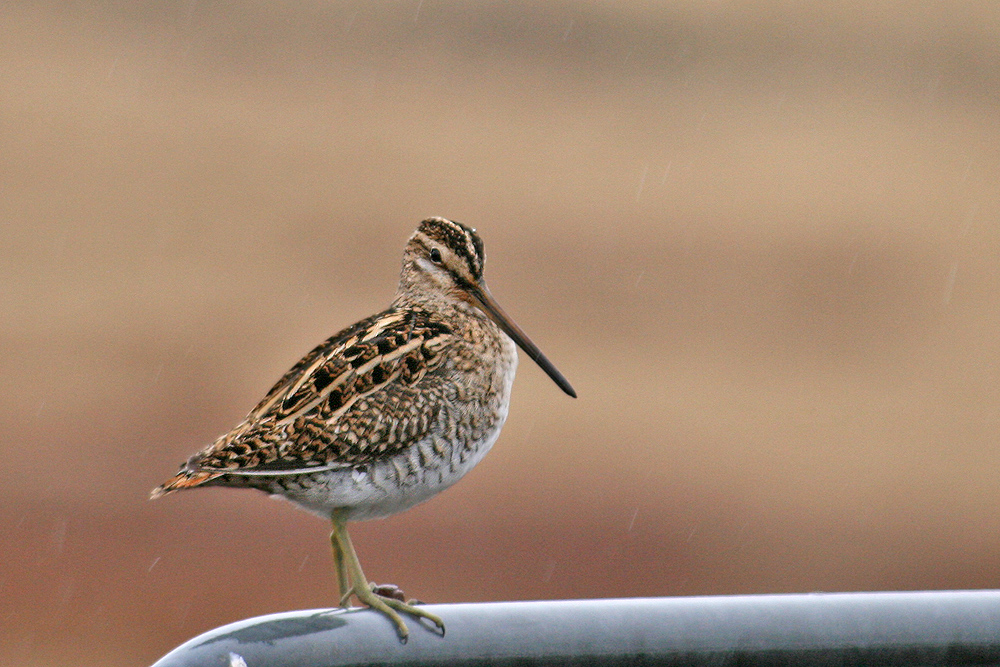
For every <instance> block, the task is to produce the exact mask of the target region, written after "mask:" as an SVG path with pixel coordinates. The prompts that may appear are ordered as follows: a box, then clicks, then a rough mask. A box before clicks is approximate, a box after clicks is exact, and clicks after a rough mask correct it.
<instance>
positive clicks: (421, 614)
mask: <svg viewBox="0 0 1000 667" xmlns="http://www.w3.org/2000/svg"><path fill="white" fill-rule="evenodd" d="M353 593H354V595H355V596H357V598H358V600H359V601H360V602H361V603H362V604H364V605H367V606H368V607H370V608H372V609H374V610H376V611H378V612H381V613H382V614H384V615H385V616H388V617H389V620H390V621H392V622H393V623H394V624H395V625H396V632H397V634H398V635H399V640H400V641H401V642H403V643H404V644H405V643H406V640H407V639H408V638H409V636H410V631H409V629H407V627H406V624H405V623H404V622H403V619H402V617H400V615H399V614H397V613H396V612H397V611H399V612H402V613H404V614H409V615H410V616H414V617H416V618H418V619H420V618H426V619H427V620H428V621H430V622H431V623H433V624H434V625H436V626H437V628H438V630H440V631H441V635H442V636H443V635H444V621H442V620H441V618H440V617H439V616H437V615H436V614H432V613H430V612H429V611H424V610H423V609H420V608H418V607H416V606H414V605H412V604H407V603H406V602H403V600H404V599H405V596H404V595H403V591H401V590H399V587H398V586H393V585H391V584H389V585H383V586H377V585H375V584H374V583H371V584H369V585H368V586H366V587H362V588H360V589H355V590H354V591H353Z"/></svg>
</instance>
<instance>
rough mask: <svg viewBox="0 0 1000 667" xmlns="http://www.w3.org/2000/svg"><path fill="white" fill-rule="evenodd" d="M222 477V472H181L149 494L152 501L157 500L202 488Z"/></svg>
mask: <svg viewBox="0 0 1000 667" xmlns="http://www.w3.org/2000/svg"><path fill="white" fill-rule="evenodd" d="M218 477H222V473H221V472H205V471H200V470H181V471H180V472H179V473H177V474H176V475H174V476H173V477H171V478H170V479H168V480H167V481H166V482H164V483H163V484H160V485H159V486H158V487H156V488H155V489H153V490H152V492H151V493H150V494H149V499H150V500H156V499H157V498H159V497H160V496H165V495H167V494H168V493H173V492H174V491H181V490H182V489H193V488H194V487H196V486H201V485H203V484H205V483H206V482H210V481H212V480H213V479H216V478H218Z"/></svg>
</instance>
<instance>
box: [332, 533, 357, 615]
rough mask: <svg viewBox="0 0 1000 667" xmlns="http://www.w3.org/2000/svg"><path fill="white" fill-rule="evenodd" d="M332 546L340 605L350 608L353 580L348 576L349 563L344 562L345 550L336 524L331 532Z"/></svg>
mask: <svg viewBox="0 0 1000 667" xmlns="http://www.w3.org/2000/svg"><path fill="white" fill-rule="evenodd" d="M330 546H331V547H332V548H333V563H334V565H335V566H336V568H337V587H338V588H339V589H340V606H341V607H343V608H344V609H349V608H350V606H351V593H352V591H351V580H350V579H349V578H348V577H347V564H346V563H345V562H344V551H343V549H341V548H340V541H339V540H338V539H337V531H336V526H335V527H334V531H333V532H332V533H330Z"/></svg>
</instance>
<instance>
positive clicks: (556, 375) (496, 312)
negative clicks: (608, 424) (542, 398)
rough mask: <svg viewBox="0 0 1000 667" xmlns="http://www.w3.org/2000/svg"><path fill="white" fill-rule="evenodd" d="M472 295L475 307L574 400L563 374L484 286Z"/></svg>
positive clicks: (573, 393) (476, 289)
mask: <svg viewBox="0 0 1000 667" xmlns="http://www.w3.org/2000/svg"><path fill="white" fill-rule="evenodd" d="M471 293H472V295H473V296H474V297H475V299H476V303H477V305H478V306H479V307H480V308H482V309H483V312H484V313H486V314H487V315H489V317H490V319H491V320H493V321H494V322H496V323H497V326H499V327H500V328H501V329H503V331H504V333H506V334H507V335H508V336H510V337H511V338H512V339H513V341H514V342H515V343H517V344H518V346H519V347H520V348H521V349H522V350H524V352H525V354H527V355H528V356H529V357H531V359H532V360H533V361H534V362H535V363H536V364H538V365H539V366H540V367H541V369H542V370H543V371H545V373H546V374H547V375H548V376H549V377H550V378H552V381H553V382H555V383H556V384H557V385H559V388H560V389H562V390H563V391H564V392H566V393H567V394H569V395H570V396H572V397H573V398H576V391H574V389H573V387H572V386H571V385H570V383H569V381H567V380H566V378H564V377H563V374H562V373H560V372H559V371H558V370H556V367H555V366H553V365H552V362H551V361H549V359H548V357H546V356H545V355H544V354H542V351H541V350H539V349H538V346H537V345H535V344H534V343H532V342H531V339H530V338H528V336H527V334H525V333H524V332H523V331H521V327H519V326H517V325H516V324H514V320H512V319H510V315H508V314H507V313H505V312H504V311H503V308H501V307H500V304H499V303H497V300H496V299H494V298H493V295H492V294H490V291H489V290H488V289H486V285H474V286H473V289H472V290H471Z"/></svg>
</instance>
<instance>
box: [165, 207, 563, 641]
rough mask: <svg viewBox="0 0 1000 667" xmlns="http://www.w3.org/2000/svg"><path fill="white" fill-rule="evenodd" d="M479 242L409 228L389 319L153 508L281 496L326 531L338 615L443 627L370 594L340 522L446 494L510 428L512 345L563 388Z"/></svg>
mask: <svg viewBox="0 0 1000 667" xmlns="http://www.w3.org/2000/svg"><path fill="white" fill-rule="evenodd" d="M484 258H485V255H484V252H483V242H482V241H481V240H480V238H479V236H478V235H477V234H476V232H475V230H473V229H470V228H469V227H466V226H465V225H462V224H459V223H457V222H452V221H451V220H445V219H444V218H430V219H428V220H424V221H423V222H422V223H420V226H419V227H418V229H417V231H416V232H415V233H414V234H413V236H412V237H410V240H409V242H408V243H407V245H406V249H405V251H404V253H403V270H402V274H401V277H400V281H399V288H398V290H397V291H396V297H395V299H393V302H392V305H390V306H389V308H388V309H387V310H385V311H383V312H381V313H378V314H377V315H373V316H372V317H369V318H368V319H366V320H362V321H361V322H358V323H357V324H354V325H352V326H350V327H348V328H346V329H344V330H343V331H341V332H340V333H338V334H336V335H334V336H333V337H331V338H330V339H328V340H327V341H325V342H324V343H322V344H321V345H319V346H318V347H316V348H315V349H314V350H313V351H312V352H310V353H309V354H307V355H306V356H305V357H304V358H303V359H302V360H301V361H300V362H299V363H297V364H295V366H293V367H292V369H291V370H290V371H288V373H286V374H285V376H284V377H283V378H281V379H280V380H279V381H278V383H277V384H275V385H274V387H272V388H271V390H270V391H269V392H268V393H267V395H266V396H265V397H264V399H263V400H262V401H261V402H260V404H259V405H257V407H256V408H254V409H253V411H252V412H250V414H249V415H248V416H247V418H246V419H245V420H244V421H243V423H241V424H240V425H239V426H237V427H236V428H234V429H233V430H232V431H230V432H229V433H227V434H226V435H224V436H222V437H220V438H219V439H218V440H216V441H215V442H214V443H213V444H212V445H211V446H209V447H207V448H205V449H203V450H202V451H200V452H198V453H197V454H195V455H194V456H192V457H191V458H190V459H188V461H187V463H185V464H184V465H183V466H181V469H180V471H179V472H178V473H177V474H176V475H175V476H174V477H172V478H171V479H169V480H167V481H166V482H165V483H163V484H162V485H161V486H158V487H157V488H156V489H154V490H153V492H152V494H151V497H152V498H158V497H160V496H162V495H165V494H168V493H172V492H174V491H179V490H181V489H191V488H195V487H203V486H234V487H249V488H254V489H259V490H261V491H265V492H267V493H270V494H275V495H279V496H284V497H285V498H287V499H289V500H291V501H292V502H293V503H295V504H296V505H298V506H300V507H302V508H304V509H306V510H308V511H310V512H313V513H315V514H318V515H320V516H322V517H324V518H327V519H329V520H330V521H332V523H333V533H332V534H331V536H330V542H331V545H332V547H333V556H334V561H335V563H336V568H337V581H338V583H339V585H340V594H341V599H340V605H341V606H347V604H348V601H349V599H350V597H351V596H352V595H354V596H356V597H357V598H358V600H360V601H361V602H362V603H364V604H366V605H368V606H369V607H371V608H373V609H377V610H378V611H380V612H382V613H383V614H385V615H386V616H388V617H389V618H390V619H391V620H392V621H393V622H394V623H395V625H396V628H397V630H398V632H399V636H400V639H402V640H403V641H405V640H406V637H407V636H408V631H407V627H406V625H405V624H404V623H403V620H402V618H401V617H400V616H399V614H398V613H397V612H404V613H407V614H410V615H412V616H416V617H419V618H426V619H428V620H430V621H431V622H433V623H434V624H435V625H437V627H438V628H439V629H440V630H441V632H442V633H443V632H444V622H443V621H442V620H441V619H440V618H438V617H437V616H436V615H434V614H431V613H429V612H427V611H425V610H423V609H421V608H420V607H418V606H415V605H413V604H406V603H404V602H403V601H401V600H399V599H397V597H396V596H394V595H393V594H392V591H391V590H386V589H384V588H383V587H376V586H375V585H374V584H369V583H368V580H367V579H366V578H365V575H364V572H363V571H362V570H361V564H360V563H359V561H358V557H357V554H356V553H355V551H354V547H353V545H352V544H351V539H350V537H349V536H348V534H347V523H348V522H349V521H361V520H364V519H374V518H379V517H386V516H389V515H391V514H395V513H397V512H401V511H403V510H405V509H409V508H410V507H413V506H414V505H416V504H417V503H420V502H423V501H425V500H427V499H429V498H431V497H432V496H434V495H436V494H438V493H440V492H441V491H443V490H444V489H446V488H448V487H449V486H451V485H452V484H454V483H455V482H457V481H458V480H459V479H460V478H461V477H462V476H463V475H464V474H465V473H467V472H468V471H469V470H471V469H472V467H473V466H475V465H476V464H477V463H478V462H479V461H480V460H481V459H482V458H483V456H484V455H485V454H486V452H488V451H489V449H490V447H492V445H493V443H494V442H495V441H496V439H497V437H498V436H499V435H500V428H501V427H502V426H503V423H504V420H505V419H506V418H507V408H508V405H509V403H510V390H511V385H512V384H513V382H514V371H515V370H516V368H517V350H516V349H515V346H514V345H515V343H516V344H517V345H519V346H520V347H521V349H522V350H524V351H525V352H526V353H527V354H528V356H529V357H531V358H532V359H533V360H534V361H535V362H536V363H537V364H538V365H539V366H541V367H542V369H543V370H544V371H545V372H546V373H548V375H549V377H551V378H552V379H553V380H554V381H555V383H556V384H557V385H559V387H560V388H561V389H562V390H563V391H564V392H566V393H567V394H569V395H570V396H573V397H575V396H576V393H575V392H574V391H573V388H572V387H571V386H570V384H569V382H567V381H566V378H564V377H563V376H562V374H561V373H559V371H557V370H556V368H555V367H554V366H553V365H552V363H551V362H549V360H548V359H547V358H546V357H545V355H544V354H542V352H541V351H540V350H539V349H538V347H536V346H535V344H534V343H532V342H531V340H530V339H529V338H528V337H527V336H526V335H525V334H524V332H522V331H521V329H520V328H518V326H517V325H516V324H514V322H513V321H512V320H511V319H510V317H508V316H507V314H506V313H504V311H503V310H502V309H501V308H500V306H499V305H498V304H497V302H496V300H494V298H493V296H492V295H491V294H490V291H489V290H488V289H487V287H486V282H485V281H484V279H483V261H484Z"/></svg>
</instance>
